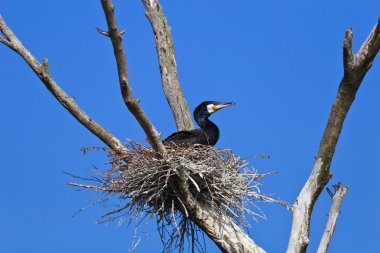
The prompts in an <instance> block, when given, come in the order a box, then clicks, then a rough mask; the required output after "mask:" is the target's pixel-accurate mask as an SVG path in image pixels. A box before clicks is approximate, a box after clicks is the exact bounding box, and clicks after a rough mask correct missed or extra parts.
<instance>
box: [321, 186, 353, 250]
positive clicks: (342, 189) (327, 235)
mask: <svg viewBox="0 0 380 253" xmlns="http://www.w3.org/2000/svg"><path fill="white" fill-rule="evenodd" d="M327 190H328V192H329V194H330V196H331V198H332V201H333V203H332V205H331V209H330V213H329V219H328V221H327V225H326V228H325V232H323V235H322V239H321V242H320V243H319V247H318V251H317V253H326V252H327V249H328V247H329V244H330V241H331V238H332V236H333V234H334V231H335V226H336V221H337V219H338V216H339V213H340V205H341V204H342V201H343V197H344V195H345V194H346V192H347V190H348V186H341V185H340V184H337V185H334V190H335V193H334V194H333V193H332V192H331V191H330V190H329V189H328V188H327Z"/></svg>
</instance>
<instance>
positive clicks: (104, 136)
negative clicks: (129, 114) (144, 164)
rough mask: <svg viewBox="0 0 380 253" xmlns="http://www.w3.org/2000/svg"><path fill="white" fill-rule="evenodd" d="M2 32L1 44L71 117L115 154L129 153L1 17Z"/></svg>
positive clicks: (0, 27)
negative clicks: (7, 48)
mask: <svg viewBox="0 0 380 253" xmlns="http://www.w3.org/2000/svg"><path fill="white" fill-rule="evenodd" d="M0 31H1V33H2V34H3V35H4V36H5V38H3V37H1V36H0V42H1V43H2V44H4V45H6V46H7V47H9V48H10V49H12V50H13V51H15V52H16V53H17V54H18V55H20V56H21V57H22V58H23V59H24V60H25V61H26V63H28V65H29V66H30V68H31V69H32V70H33V71H34V73H36V75H37V76H38V77H39V78H40V80H41V81H42V82H43V83H44V84H45V86H46V88H47V89H48V90H49V91H50V92H51V93H52V94H53V96H54V97H55V98H56V99H57V100H58V102H59V103H61V105H63V107H65V108H66V109H67V110H68V111H69V112H70V114H71V115H73V116H74V117H75V118H76V119H77V120H78V121H79V122H80V123H81V124H82V125H83V126H85V127H86V128H87V129H88V130H90V131H91V132H92V133H93V134H94V135H96V136H97V137H98V138H99V139H100V140H102V141H103V142H104V143H105V144H106V145H107V146H109V147H110V148H111V149H113V150H115V152H118V153H119V152H127V151H128V150H127V149H126V148H125V146H124V145H123V144H122V143H121V141H120V140H118V139H117V138H116V137H115V136H114V135H112V134H111V133H110V132H108V131H107V130H106V129H105V128H103V127H102V126H100V125H99V124H98V123H96V122H95V121H94V120H93V119H92V118H90V116H88V115H87V114H86V113H85V112H84V111H83V110H82V109H81V108H80V107H79V106H78V105H77V104H76V102H75V100H74V99H73V98H71V97H70V96H69V95H68V94H67V93H66V92H65V91H64V90H62V89H61V88H60V87H59V86H58V84H57V83H56V82H55V81H54V80H53V78H52V77H51V76H50V72H49V66H48V61H47V60H46V59H44V61H43V64H41V63H40V62H39V61H38V60H37V59H36V58H35V57H34V56H33V55H32V54H31V53H30V52H29V50H27V49H26V48H25V47H24V45H23V44H22V43H21V41H20V40H19V39H18V38H17V37H16V35H15V34H14V33H13V31H12V30H11V29H10V28H9V27H8V26H7V24H6V23H5V21H4V19H3V18H2V17H1V16H0Z"/></svg>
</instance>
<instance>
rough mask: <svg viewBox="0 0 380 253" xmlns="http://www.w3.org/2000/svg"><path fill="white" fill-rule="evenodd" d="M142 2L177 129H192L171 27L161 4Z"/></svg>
mask: <svg viewBox="0 0 380 253" xmlns="http://www.w3.org/2000/svg"><path fill="white" fill-rule="evenodd" d="M142 2H143V4H144V6H145V10H146V16H147V18H148V20H149V22H150V24H151V25H152V29H153V32H154V38H155V41H156V49H157V55H158V62H159V65H160V73H161V80H162V87H163V89H164V93H165V96H166V99H167V101H168V103H169V106H170V108H171V110H172V112H173V116H174V119H175V122H176V124H177V128H178V130H190V129H193V128H194V125H193V121H192V119H191V114H190V111H189V107H188V105H187V101H186V99H185V96H184V94H183V91H182V88H181V85H180V83H179V80H178V74H177V63H176V58H175V53H174V44H173V39H172V36H171V29H170V27H169V25H168V22H167V20H166V17H165V14H164V11H163V9H162V6H161V4H160V3H159V2H158V0H143V1H142Z"/></svg>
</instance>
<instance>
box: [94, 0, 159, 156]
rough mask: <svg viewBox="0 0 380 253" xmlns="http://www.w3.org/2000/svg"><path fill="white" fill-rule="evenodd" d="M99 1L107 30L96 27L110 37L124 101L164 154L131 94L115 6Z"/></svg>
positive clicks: (108, 1)
mask: <svg viewBox="0 0 380 253" xmlns="http://www.w3.org/2000/svg"><path fill="white" fill-rule="evenodd" d="M100 2H101V4H102V7H103V11H104V14H105V17H106V20H107V26H108V32H104V31H101V30H100V29H98V31H99V32H100V33H101V34H103V35H106V36H108V37H109V38H110V39H111V42H112V46H113V50H114V54H115V58H116V64H117V72H118V75H119V83H120V90H121V94H122V97H123V99H124V103H125V104H126V106H127V107H128V109H129V111H130V112H131V113H132V114H133V116H134V117H135V118H136V119H137V121H138V122H139V124H140V126H141V128H142V129H143V130H144V132H145V134H146V136H147V138H148V140H149V142H150V144H151V145H152V147H153V148H154V149H155V150H156V151H157V152H158V153H160V154H164V153H165V152H166V151H165V147H164V145H163V144H162V142H161V140H160V135H159V134H158V132H157V130H156V129H155V127H154V126H153V124H152V123H151V122H150V120H149V118H148V117H147V116H146V114H145V112H144V111H143V110H142V109H141V107H140V106H139V102H140V100H139V99H135V97H134V96H133V94H132V88H131V85H130V82H129V79H128V70H127V60H126V56H125V52H124V47H123V38H122V36H123V33H124V32H120V30H119V27H118V26H117V21H116V17H115V14H114V10H115V8H114V6H113V5H112V2H111V1H110V0H101V1H100Z"/></svg>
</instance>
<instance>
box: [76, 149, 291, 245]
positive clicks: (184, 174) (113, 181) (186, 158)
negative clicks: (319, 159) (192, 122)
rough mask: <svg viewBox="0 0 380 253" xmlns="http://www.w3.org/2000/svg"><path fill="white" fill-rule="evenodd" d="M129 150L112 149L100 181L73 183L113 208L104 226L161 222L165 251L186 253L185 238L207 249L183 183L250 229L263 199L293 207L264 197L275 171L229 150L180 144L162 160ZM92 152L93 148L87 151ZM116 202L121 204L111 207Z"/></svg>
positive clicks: (147, 152)
mask: <svg viewBox="0 0 380 253" xmlns="http://www.w3.org/2000/svg"><path fill="white" fill-rule="evenodd" d="M127 147H128V149H129V150H130V152H128V153H127V154H124V155H119V154H116V153H114V152H113V151H112V150H108V149H107V151H108V155H109V157H110V161H109V164H110V165H111V168H110V169H109V170H108V171H100V170H97V171H96V173H97V176H95V177H92V178H87V179H84V178H81V179H84V180H91V181H92V183H90V184H77V183H69V184H70V185H74V186H78V187H83V188H88V189H94V190H98V191H99V192H100V193H101V195H100V196H99V197H98V202H97V203H101V204H103V205H104V204H105V203H108V205H107V206H108V208H111V210H110V211H109V212H107V213H106V214H105V215H104V216H102V217H101V219H100V222H112V221H115V220H118V221H120V220H124V219H126V218H127V219H129V220H130V221H131V220H133V219H134V218H135V219H136V221H137V223H136V224H137V225H136V229H137V226H138V224H141V222H142V221H143V220H145V219H146V218H147V219H148V220H150V219H153V218H156V221H157V225H158V230H159V232H160V236H161V238H162V240H163V242H164V245H165V249H164V251H171V250H172V249H174V248H179V249H180V251H183V250H184V244H185V238H187V239H188V240H189V242H190V244H191V245H192V247H193V249H194V247H196V248H198V249H199V250H200V251H202V249H203V248H204V247H203V246H202V245H203V243H202V240H201V237H200V236H199V233H197V232H198V231H199V228H198V227H197V226H196V225H195V224H194V223H193V222H191V221H190V219H189V212H188V210H187V208H186V204H185V203H184V200H183V199H182V198H181V196H180V194H178V184H179V182H184V181H185V182H186V190H187V191H188V192H189V193H190V194H191V195H192V198H194V199H195V200H196V201H197V203H199V204H201V205H204V204H206V205H208V206H211V207H212V208H213V209H214V210H216V211H217V212H220V214H223V215H228V216H229V217H231V218H233V219H234V220H235V221H237V222H238V223H239V224H241V225H242V226H243V227H247V226H248V222H247V221H246V217H245V216H246V214H248V215H249V216H250V217H252V218H253V219H255V220H256V219H257V218H258V217H265V216H264V214H263V212H262V211H261V210H260V208H258V206H257V201H264V202H270V203H273V202H276V203H280V204H282V205H287V204H286V203H284V202H282V201H279V200H276V199H273V198H271V197H270V196H268V195H265V194H261V193H260V190H259V186H260V183H259V182H258V179H261V178H263V177H264V176H265V175H268V174H272V173H274V172H271V173H267V174H259V173H257V172H256V171H255V170H253V169H250V168H249V167H248V164H247V162H246V161H245V160H244V159H242V158H240V157H238V156H235V155H234V154H233V153H232V152H231V150H229V149H220V148H217V147H212V146H203V145H199V146H191V145H189V146H176V147H168V148H167V154H166V156H165V157H160V156H158V154H157V153H156V152H155V151H154V150H153V149H151V148H147V147H145V146H144V145H142V144H140V143H137V142H134V141H128V142H127ZM90 149H93V148H87V149H85V150H84V151H88V150H90ZM96 149H99V148H96ZM103 150H106V149H103ZM115 198H116V199H118V201H117V202H118V204H115V203H112V204H109V203H110V201H111V200H115ZM114 202H115V201H114ZM138 241H139V240H137V242H138Z"/></svg>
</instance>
